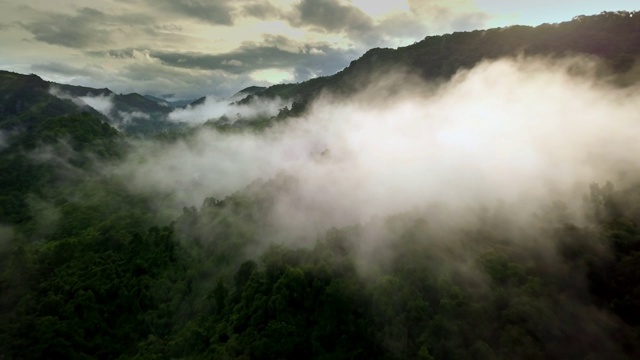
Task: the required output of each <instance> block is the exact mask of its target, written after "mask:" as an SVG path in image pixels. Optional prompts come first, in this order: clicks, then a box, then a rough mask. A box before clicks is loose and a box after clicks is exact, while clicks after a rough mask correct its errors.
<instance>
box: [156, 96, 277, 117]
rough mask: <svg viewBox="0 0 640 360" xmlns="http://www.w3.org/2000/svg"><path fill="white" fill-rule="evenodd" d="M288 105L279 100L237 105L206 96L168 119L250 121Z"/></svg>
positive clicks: (259, 100) (263, 100)
mask: <svg viewBox="0 0 640 360" xmlns="http://www.w3.org/2000/svg"><path fill="white" fill-rule="evenodd" d="M287 105H289V103H287V102H285V101H283V100H281V99H280V98H275V99H270V100H265V99H260V98H259V99H256V100H253V101H250V102H249V103H248V104H243V105H239V104H236V103H230V100H228V99H219V98H216V97H214V96H207V97H206V99H205V101H204V103H202V104H200V105H196V106H191V105H189V106H187V107H186V108H184V109H176V110H174V111H173V112H171V113H170V114H169V117H168V119H169V120H170V121H173V122H179V123H180V122H182V123H189V124H201V123H204V122H206V121H207V120H216V119H218V118H220V117H222V116H225V117H227V118H228V119H229V120H230V121H232V122H234V121H236V120H240V119H246V120H252V119H254V118H256V117H259V116H265V117H271V116H274V115H277V114H278V111H279V110H280V109H282V108H283V107H285V106H287Z"/></svg>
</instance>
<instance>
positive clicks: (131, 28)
mask: <svg viewBox="0 0 640 360" xmlns="http://www.w3.org/2000/svg"><path fill="white" fill-rule="evenodd" d="M0 7H1V8H2V9H3V11H2V12H1V13H0V54H1V55H0V69H2V70H9V71H15V72H20V73H35V74H38V75H40V76H41V77H43V78H44V79H46V80H50V81H55V82H60V83H68V84H74V85H84V86H91V87H97V88H104V87H108V88H109V89H111V90H112V91H114V92H117V93H130V92H138V93H142V94H149V95H156V96H162V97H165V98H167V99H176V100H177V99H193V98H198V97H200V96H203V95H214V96H218V97H227V96H230V95H232V94H234V93H235V92H237V91H239V90H241V89H243V88H245V87H247V86H252V85H261V86H269V85H272V84H277V83H283V82H284V83H286V82H299V81H304V80H307V79H310V78H313V77H317V76H326V75H332V74H334V73H336V72H338V71H340V70H342V69H343V68H345V67H346V66H348V65H349V63H350V62H351V61H353V60H355V59H357V58H358V57H360V56H361V55H362V54H364V53H365V52H366V51H367V50H368V49H371V48H374V47H391V48H395V47H398V46H406V45H409V44H412V43H414V42H416V41H420V40H422V39H424V38H425V37H426V36H429V35H437V34H443V33H449V32H453V31H467V30H475V29H484V28H493V27H503V26H509V25H514V24H521V25H532V26H535V25H539V24H542V23H555V22H561V21H567V20H570V19H571V18H573V17H574V16H577V15H591V14H597V13H600V12H602V11H617V10H628V11H632V10H640V4H639V3H638V2H637V0H607V1H602V0H600V1H595V0H563V1H556V0H553V1H552V0H526V1H520V0H478V1H472V0H448V1H447V0H405V1H402V0H350V1H349V0H276V1H264V0H212V1H206V0H93V1H83V0H0Z"/></svg>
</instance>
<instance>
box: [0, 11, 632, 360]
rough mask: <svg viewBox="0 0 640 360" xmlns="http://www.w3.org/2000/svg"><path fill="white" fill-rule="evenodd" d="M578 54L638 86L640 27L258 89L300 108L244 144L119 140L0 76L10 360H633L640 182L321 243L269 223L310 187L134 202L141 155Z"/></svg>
mask: <svg viewBox="0 0 640 360" xmlns="http://www.w3.org/2000/svg"><path fill="white" fill-rule="evenodd" d="M575 54H588V55H590V56H593V57H597V58H598V59H599V60H598V61H600V62H599V64H601V65H602V68H601V69H599V70H598V71H599V73H598V74H596V75H597V76H600V77H601V78H602V79H604V80H602V81H603V82H606V83H607V84H608V85H607V86H612V87H616V88H629V87H633V86H635V85H634V84H635V83H636V79H635V78H634V76H635V74H636V69H637V68H636V67H635V66H636V63H635V62H636V60H637V58H638V56H639V55H640V15H638V13H603V14H600V15H596V16H589V17H577V18H575V19H574V20H572V21H570V22H567V23H562V24H557V25H549V24H546V25H541V26H539V27H536V28H530V27H510V28H505V29H492V30H486V31H474V32H469V33H455V34H449V35H443V36H433V37H427V38H426V39H425V40H424V41H421V42H419V43H416V44H414V45H411V46H409V47H406V48H402V49H398V50H390V49H375V50H371V51H370V52H369V53H367V54H366V55H365V56H363V57H362V58H361V59H358V60H356V61H354V62H353V63H352V64H351V66H350V67H348V68H346V69H345V70H344V71H343V72H341V73H339V74H337V75H335V76H334V77H328V78H319V79H314V80H311V81H309V82H305V83H301V84H290V85H277V86H273V87H270V88H267V89H262V88H259V89H256V91H255V92H252V94H250V95H249V97H250V98H253V97H260V96H264V97H271V96H276V95H277V96H282V97H290V98H291V99H292V100H294V102H293V104H292V105H291V106H290V107H286V108H283V109H282V110H280V114H279V115H277V116H274V117H273V118H268V119H264V118H263V119H259V120H258V121H256V122H249V123H248V125H247V126H246V127H242V128H237V129H233V130H229V129H228V128H227V127H225V126H216V123H215V122H210V123H206V124H204V125H202V126H199V127H196V128H191V129H189V130H181V129H182V128H181V127H179V126H170V127H163V126H160V128H162V131H158V127H154V125H150V124H151V123H150V122H139V123H137V125H136V123H134V125H135V126H134V125H132V126H131V127H130V128H129V132H127V131H126V129H125V130H124V131H123V130H122V129H120V130H117V129H116V128H114V127H113V126H115V124H117V122H116V123H114V120H113V119H110V118H108V117H105V116H104V115H103V114H100V113H98V112H96V111H94V110H92V109H90V108H87V107H78V106H77V104H74V102H73V101H71V100H69V99H63V98H59V97H55V96H51V94H50V91H49V90H48V86H49V84H47V83H46V82H44V81H43V80H42V79H40V78H38V77H37V76H35V75H19V74H13V73H9V72H3V73H1V74H0V95H2V98H1V99H0V294H1V295H0V358H4V359H67V358H69V359H88V358H97V359H114V358H121V359H168V358H181V359H182V358H184V359H633V358H638V357H639V356H640V227H639V224H640V207H638V203H639V202H638V201H639V200H640V178H639V177H637V175H635V174H637V173H638V171H637V170H638V169H637V168H634V167H632V166H631V165H629V164H627V165H628V168H626V169H625V171H626V172H625V173H624V174H623V175H624V176H622V178H623V179H624V181H620V182H617V181H616V180H617V179H618V178H620V177H619V176H618V175H619V174H617V173H611V174H609V178H610V179H611V182H608V181H604V182H599V183H598V182H595V181H594V180H593V179H590V178H585V179H581V180H582V181H583V182H584V183H586V184H588V185H587V186H583V187H581V188H579V189H578V191H577V192H576V193H573V194H571V196H572V198H569V199H565V198H562V199H549V200H548V201H546V200H545V201H544V203H543V204H542V205H541V206H539V207H536V208H535V209H534V210H532V211H522V212H521V214H517V215H518V216H516V214H515V213H514V211H513V209H528V204H523V203H517V202H516V203H515V204H506V205H505V204H503V203H502V202H500V201H491V202H489V203H479V204H472V205H469V206H465V207H463V208H456V207H448V206H447V205H446V204H445V205H443V204H421V206H410V207H407V208H406V209H403V210H401V211H398V212H395V213H393V214H385V215H383V216H371V217H369V218H368V219H367V220H366V221H361V222H354V223H352V224H346V225H345V224H342V223H338V224H336V225H335V226H327V227H326V228H322V229H317V228H314V229H313V230H309V232H308V233H306V234H304V236H301V235H300V233H301V232H303V230H307V229H306V228H304V227H302V230H301V229H298V228H294V230H295V231H293V230H291V229H292V228H289V227H285V228H282V227H280V226H279V225H281V223H279V222H278V221H274V219H276V218H278V217H277V216H276V215H278V214H280V213H281V212H282V211H283V206H284V205H283V202H284V203H286V201H293V200H292V199H295V197H296V196H297V194H298V191H300V189H301V188H303V187H304V184H302V183H301V182H302V181H303V180H301V177H299V176H297V174H295V173H288V172H286V171H282V172H277V173H276V174H274V175H273V176H270V177H268V178H257V179H253V180H252V181H251V182H250V183H248V184H241V183H239V184H238V185H237V186H236V187H235V188H234V190H233V191H231V192H228V193H227V194H224V195H217V194H210V195H208V197H206V198H202V199H199V200H198V204H197V205H188V206H180V207H179V208H176V204H177V203H179V202H178V201H176V199H175V198H174V196H176V195H174V194H172V192H171V191H167V192H165V193H158V192H155V191H150V190H149V191H135V190H133V189H132V187H131V182H133V181H134V180H136V179H132V178H131V177H129V176H128V174H130V173H127V172H126V171H125V172H123V171H118V170H117V169H121V168H120V167H119V165H120V164H122V163H125V162H126V163H133V164H141V163H144V161H145V160H144V159H142V158H143V157H144V151H145V150H144V149H147V150H146V151H150V152H152V151H158V149H161V148H162V147H163V146H178V147H179V146H182V145H181V144H187V145H184V146H185V147H193V148H195V150H194V151H195V152H205V151H204V150H203V149H200V148H198V146H196V145H189V144H191V143H190V142H191V141H195V140H193V139H196V138H197V137H198V133H199V132H202V131H207V132H210V131H214V132H216V134H219V135H216V136H221V137H225V136H227V137H232V138H233V137H241V136H245V134H247V133H249V134H252V135H251V136H262V135H263V134H266V135H265V136H269V134H268V131H269V130H270V129H273V128H276V129H277V128H278V127H282V126H287V124H290V123H296V121H299V120H298V117H302V116H303V114H304V113H305V111H306V110H307V104H311V103H312V100H313V97H314V96H316V95H318V94H320V93H321V92H338V93H339V94H341V96H346V95H344V94H347V93H355V92H357V91H358V90H359V89H360V87H364V86H365V85H363V82H361V81H359V80H358V79H361V78H362V76H364V74H365V73H369V74H376V71H380V69H383V70H384V69H387V70H388V69H389V68H393V67H399V68H402V71H404V72H409V73H411V74H419V75H420V76H421V77H423V78H425V79H427V80H429V81H434V82H446V79H448V78H450V77H451V76H455V74H456V73H457V72H458V71H459V70H460V69H464V68H471V67H473V66H474V65H475V64H476V63H478V62H480V61H483V60H486V59H496V58H501V57H504V56H513V55H515V56H522V57H528V56H541V55H545V56H552V57H558V58H559V57H562V56H566V55H572V56H573V55H575ZM384 71H386V70H384ZM368 81H371V80H368ZM66 89H67V90H68V91H82V92H81V93H78V94H80V95H85V94H86V91H89V90H86V89H80V90H74V88H66ZM105 91H106V90H105ZM121 96H122V99H124V100H126V99H128V100H127V101H131V102H129V103H128V104H129V105H126V106H130V108H127V109H129V110H131V111H133V110H134V109H135V110H139V108H137V107H134V101H133V100H135V101H137V102H138V103H144V104H145V106H148V107H149V108H150V109H152V110H149V111H151V112H155V114H160V113H162V112H165V113H166V110H160V108H156V107H155V106H154V105H149V103H148V101H147V100H144V99H140V98H138V97H136V96H129V97H127V96H124V95H121ZM124 100H122V101H124ZM241 101H242V100H241ZM247 101H248V100H247ZM123 104H124V103H123ZM119 106H122V107H123V108H124V106H125V105H119ZM372 121H375V119H372ZM151 128H153V129H154V131H145V129H151ZM141 134H143V135H145V136H146V138H145V139H142V140H141V139H140V136H141ZM294 134H295V133H294ZM215 139H218V140H219V139H220V138H215ZM381 146H382V145H381ZM140 149H143V150H140ZM260 150H264V149H258V151H260ZM230 151H231V150H230ZM264 151H266V150H264ZM205 153H206V152H205ZM336 153H337V151H334V149H328V150H325V149H321V151H319V152H318V154H314V155H313V156H312V157H311V158H310V160H309V161H310V162H315V163H317V164H320V165H319V166H321V165H322V164H324V163H326V162H330V161H334V160H333V159H335V158H337V159H338V160H339V156H340V155H339V154H336ZM141 154H142V155H141ZM285 155H286V156H291V155H288V154H285ZM285 155H283V156H285ZM338 160H335V161H338ZM178 161H185V162H186V161H188V159H179V160H178ZM114 169H116V170H114ZM161 170H162V171H165V172H167V173H169V172H172V171H175V170H174V169H172V168H166V169H161ZM560 171H562V169H560V168H558V172H560ZM344 172H345V173H347V172H349V169H344ZM149 176H151V175H149ZM167 176H168V175H167ZM220 176H224V174H221V175H220ZM345 176H346V175H345ZM634 176H635V177H634ZM302 179H303V178H302ZM221 181H222V180H221ZM196 185H198V184H195V185H194V186H196ZM331 185H332V180H330V181H329V182H328V184H327V187H328V188H330V187H331ZM179 190H181V191H186V190H188V189H179ZM177 191H178V190H176V192H177ZM327 192H328V191H327ZM322 195H323V194H320V195H319V197H321V196H322ZM394 195H395V194H393V193H388V194H386V195H385V196H388V197H394ZM345 196H346V195H345ZM571 204H579V205H578V206H573V205H571ZM310 206H311V205H310ZM310 213H311V214H313V212H310ZM296 215H297V214H295V213H291V214H287V216H288V218H289V219H287V220H291V221H293V222H295V221H296V219H297V218H296ZM345 217H346V218H348V216H347V215H345ZM278 219H279V218H278ZM307 220H308V221H309V222H311V223H313V222H314V221H315V219H307ZM318 222H320V220H318ZM329 223H330V222H329ZM288 224H289V223H288ZM289 230H291V231H290V233H289V232H288V231H289Z"/></svg>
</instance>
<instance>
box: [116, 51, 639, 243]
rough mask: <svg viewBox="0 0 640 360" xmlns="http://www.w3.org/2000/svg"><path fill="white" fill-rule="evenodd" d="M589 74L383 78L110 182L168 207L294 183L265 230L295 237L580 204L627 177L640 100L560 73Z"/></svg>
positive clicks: (154, 149) (527, 68)
mask: <svg viewBox="0 0 640 360" xmlns="http://www.w3.org/2000/svg"><path fill="white" fill-rule="evenodd" d="M592 66H594V65H593V64H591V63H588V62H584V61H581V60H571V61H566V62H560V63H557V62H551V61H547V60H542V59H537V60H501V61H497V62H491V63H483V64H480V65H479V66H477V67H476V68H474V69H473V70H471V71H468V72H463V73H460V74H458V75H457V76H456V77H455V78H454V79H453V80H452V81H451V82H449V83H447V84H444V85H442V86H440V87H439V88H437V89H433V88H432V87H430V86H425V84H420V83H415V81H412V80H411V77H408V76H404V75H402V74H397V75H393V76H391V75H390V76H388V77H387V78H385V79H380V81H377V82H376V83H374V84H373V85H372V86H371V88H370V89H369V90H368V91H365V92H363V93H360V94H358V95H356V96H354V97H351V98H349V99H344V98H340V99H335V98H331V97H330V96H328V97H324V98H322V99H320V100H319V101H317V103H315V105H314V106H313V107H312V110H311V111H310V113H309V114H308V116H306V117H305V118H302V119H297V120H294V121H292V122H290V123H289V124H287V125H282V126H278V127H275V128H274V129H272V130H270V131H268V132H266V133H262V134H244V133H243V134H219V133H217V132H216V131H214V130H202V131H199V132H198V133H197V134H196V135H195V136H194V137H193V138H191V139H189V140H187V141H181V142H178V143H176V144H173V145H170V146H166V145H158V144H146V145H145V146H143V147H141V150H140V152H139V153H137V154H135V155H133V156H132V157H131V161H130V162H128V163H126V164H125V165H123V166H122V167H121V168H119V169H118V170H117V172H118V173H120V174H122V175H123V176H125V177H126V178H127V179H128V180H129V181H130V186H131V189H132V191H143V192H149V191H151V192H158V193H162V194H170V195H171V196H172V197H173V198H174V199H175V200H176V208H177V209H179V208H181V206H185V205H186V206H191V205H194V206H198V205H199V204H200V203H201V202H202V201H203V199H205V198H206V197H209V196H214V197H217V198H223V197H225V196H227V195H229V194H231V193H233V192H234V191H237V190H239V189H241V188H243V187H244V186H246V185H248V184H250V183H251V182H253V181H254V180H255V179H256V178H263V179H270V178H273V177H274V176H276V175H277V174H281V175H282V174H284V175H286V176H291V177H292V178H294V179H296V181H295V182H294V185H292V186H291V187H289V188H288V189H287V191H285V192H283V193H282V194H280V195H279V197H278V199H277V204H278V207H277V210H276V212H275V214H274V221H275V222H276V223H278V228H285V229H286V228H287V227H295V228H304V229H305V231H307V230H309V229H317V230H319V229H324V228H326V227H328V226H341V225H347V224H352V223H358V222H364V221H368V220H370V219H372V218H374V217H376V216H385V215H389V214H393V213H397V212H402V211H406V210H410V209H413V208H420V207H422V206H426V205H428V204H430V205H433V204H440V205H445V206H449V207H450V206H453V207H458V208H464V207H469V206H472V207H473V206H480V205H483V204H484V205H489V206H493V204H495V203H496V202H503V203H504V204H505V206H506V207H507V208H508V209H510V210H511V211H514V213H524V212H532V211H534V210H535V209H536V208H537V207H538V206H541V205H543V204H547V203H549V202H551V201H552V200H560V201H568V206H569V207H578V206H580V205H581V204H577V203H572V202H570V201H569V200H570V199H581V195H580V194H582V193H583V192H584V191H585V189H587V188H588V184H589V183H591V182H599V183H604V182H605V181H607V180H612V181H615V182H618V183H624V182H625V181H632V180H633V179H635V178H636V177H635V175H636V174H635V173H634V172H633V171H634V170H633V169H634V168H637V166H638V160H637V158H636V156H635V154H636V153H637V151H640V148H638V144H637V141H636V139H635V135H634V134H637V132H638V131H639V130H640V125H638V122H637V114H638V111H639V110H640V105H639V104H640V103H639V102H638V101H637V99H638V96H640V93H639V90H638V89H614V88H611V87H609V86H607V85H606V84H602V83H597V82H595V81H594V80H592V79H591V77H590V76H588V75H580V76H578V75H570V69H572V70H571V71H574V72H575V69H576V68H580V69H583V70H584V72H583V73H584V74H588V73H589V69H591V68H592ZM399 84H402V86H399ZM385 88H386V89H389V88H392V89H402V91H400V92H399V93H398V92H396V94H395V95H393V96H389V92H383V91H381V89H385ZM205 109H206V107H203V108H202V110H203V111H204V110H205ZM576 194H577V196H576Z"/></svg>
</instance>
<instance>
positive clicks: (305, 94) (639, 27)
mask: <svg viewBox="0 0 640 360" xmlns="http://www.w3.org/2000/svg"><path fill="white" fill-rule="evenodd" d="M519 55H521V56H549V57H562V56H570V55H580V56H591V57H595V58H598V59H601V60H602V61H603V62H604V64H605V65H606V66H607V68H608V70H609V71H610V72H611V73H614V74H625V73H626V72H628V71H630V70H631V69H632V68H633V67H634V66H635V65H636V64H638V63H639V62H638V60H639V59H640V12H626V11H621V12H603V13H601V14H599V15H593V16H577V17H575V18H573V19H572V20H571V21H567V22H563V23H559V24H542V25H539V26H536V27H531V26H510V27H506V28H495V29H489V30H475V31H469V32H456V33H452V34H445V35H438V36H427V37H426V38H425V39H424V40H422V41H419V42H416V43H414V44H412V45H409V46H405V47H400V48H397V49H388V48H375V49H371V50H369V51H368V52H366V53H365V54H364V55H363V56H362V57H360V58H359V59H357V60H354V61H352V62H351V63H350V65H349V66H348V67H346V68H345V69H344V70H342V71H340V72H338V73H336V74H334V75H332V76H326V77H319V78H314V79H311V80H308V81H304V82H301V83H297V84H280V85H274V86H271V87H269V88H267V89H263V90H259V91H256V92H254V96H261V97H267V98H273V97H276V96H279V97H281V98H286V99H293V100H295V101H296V102H298V103H299V104H301V105H303V106H304V104H306V103H307V102H308V101H310V100H311V99H312V98H313V97H315V96H317V95H318V94H319V93H320V92H322V91H332V92H336V93H342V94H345V93H352V92H354V91H357V90H358V89H359V88H361V87H363V86H366V82H363V81H362V80H363V79H365V78H367V77H370V76H371V74H376V73H384V72H386V71H389V70H390V69H403V70H404V71H407V72H409V73H411V74H416V75H418V76H420V77H422V78H423V79H425V80H429V81H437V80H446V79H448V78H450V77H451V76H453V75H454V74H456V73H457V72H458V71H460V70H462V69H469V68H472V67H473V66H474V65H476V64H477V63H479V62H481V61H483V60H490V59H497V58H501V57H505V56H519ZM637 80H638V79H637V78H633V79H624V80H621V81H622V82H629V81H633V82H635V81H637ZM245 101H247V99H246V98H245Z"/></svg>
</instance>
